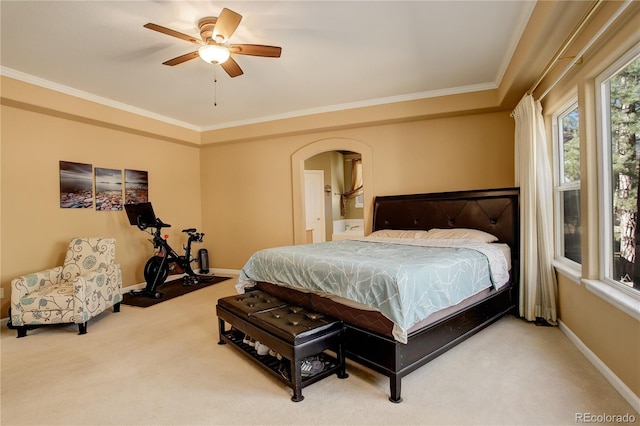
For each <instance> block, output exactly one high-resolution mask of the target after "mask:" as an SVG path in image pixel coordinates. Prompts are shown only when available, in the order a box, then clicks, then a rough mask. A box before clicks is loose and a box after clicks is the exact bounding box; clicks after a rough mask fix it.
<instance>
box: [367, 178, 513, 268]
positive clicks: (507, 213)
mask: <svg viewBox="0 0 640 426" xmlns="http://www.w3.org/2000/svg"><path fill="white" fill-rule="evenodd" d="M519 196H520V189H519V188H502V189H486V190H472V191H457V192H439V193H431V194H412V195H392V196H383V197H376V199H375V202H374V207H373V226H372V228H373V229H372V231H377V230H380V229H423V230H428V229H431V228H473V229H480V230H482V231H485V232H488V233H490V234H493V235H495V236H496V237H498V239H499V242H502V243H507V244H509V246H510V247H511V255H512V265H513V266H516V265H517V264H518V260H519V251H520V209H519ZM516 267H517V266H516ZM514 272H516V271H514Z"/></svg>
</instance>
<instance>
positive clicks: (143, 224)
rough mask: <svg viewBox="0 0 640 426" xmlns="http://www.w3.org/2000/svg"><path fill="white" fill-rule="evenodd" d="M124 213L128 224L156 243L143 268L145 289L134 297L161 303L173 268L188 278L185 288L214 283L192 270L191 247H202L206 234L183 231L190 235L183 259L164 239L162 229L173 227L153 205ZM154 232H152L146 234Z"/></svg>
mask: <svg viewBox="0 0 640 426" xmlns="http://www.w3.org/2000/svg"><path fill="white" fill-rule="evenodd" d="M124 207H125V210H126V211H127V216H128V217H129V223H131V225H135V226H137V227H138V228H140V230H141V231H145V232H148V233H149V234H150V235H151V236H152V237H153V239H152V240H151V242H152V243H153V248H154V249H155V250H156V253H155V254H154V255H153V256H151V258H150V259H149V260H148V261H147V263H146V264H145V265H144V279H145V281H146V283H147V285H146V287H145V288H144V289H143V290H140V291H132V292H131V295H132V296H145V297H151V298H155V299H160V298H161V297H162V296H163V294H162V293H161V292H159V291H158V287H159V286H160V285H162V284H163V283H164V282H165V280H166V279H167V277H168V276H169V270H170V269H171V268H173V269H175V270H177V271H178V272H184V273H186V274H187V275H186V276H185V277H184V278H183V283H184V285H198V284H199V283H201V282H208V281H211V280H212V279H213V278H212V277H207V276H202V275H198V274H196V273H195V272H194V271H193V269H192V268H191V263H192V262H194V261H195V259H192V258H191V243H193V242H196V243H201V242H202V239H203V238H204V233H202V232H197V230H196V228H187V229H183V230H182V232H184V233H186V234H187V235H188V240H187V245H186V246H183V249H184V256H180V255H179V254H178V253H176V251H175V250H174V249H173V248H171V246H170V245H169V242H168V241H167V238H168V236H167V235H165V236H162V235H161V230H162V228H170V227H171V225H169V224H168V223H164V222H163V221H162V220H160V218H158V217H156V215H155V213H154V212H153V207H152V206H151V203H138V204H125V206H124ZM149 228H151V229H152V231H147V229H149Z"/></svg>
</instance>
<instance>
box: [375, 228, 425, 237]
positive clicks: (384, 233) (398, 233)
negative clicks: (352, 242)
mask: <svg viewBox="0 0 640 426" xmlns="http://www.w3.org/2000/svg"><path fill="white" fill-rule="evenodd" d="M369 236H370V237H379V238H427V231H420V230H415V231H404V230H400V229H381V230H379V231H375V232H372V233H371V234H369Z"/></svg>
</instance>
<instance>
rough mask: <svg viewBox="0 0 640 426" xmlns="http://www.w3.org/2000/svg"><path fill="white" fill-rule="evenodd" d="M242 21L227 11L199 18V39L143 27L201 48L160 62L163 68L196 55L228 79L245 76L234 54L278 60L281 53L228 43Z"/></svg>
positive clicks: (258, 45) (160, 29)
mask: <svg viewBox="0 0 640 426" xmlns="http://www.w3.org/2000/svg"><path fill="white" fill-rule="evenodd" d="M241 20H242V15H240V14H239V13H236V12H234V11H233V10H230V9H227V8H224V9H222V12H220V16H218V17H217V18H215V17H205V18H202V19H200V20H199V21H198V29H199V30H200V37H201V38H200V39H197V38H195V37H191V36H189V35H186V34H183V33H181V32H178V31H174V30H172V29H169V28H166V27H163V26H160V25H156V24H152V23H148V24H145V25H144V27H145V28H148V29H150V30H154V31H158V32H161V33H163V34H167V35H170V36H173V37H177V38H179V39H182V40H186V41H188V42H191V43H193V44H199V45H200V48H199V49H198V50H196V51H195V52H190V53H186V54H184V55H181V56H178V57H176V58H173V59H169V60H168V61H165V62H163V65H169V66H174V65H178V64H182V63H183V62H186V61H189V60H191V59H193V58H197V57H198V56H199V57H200V58H202V60H203V61H205V62H208V63H212V64H220V66H221V67H222V68H223V69H224V70H225V71H226V72H227V74H229V76H231V77H237V76H239V75H242V74H244V73H243V72H242V69H241V68H240V66H239V65H238V63H237V62H236V61H235V60H234V59H233V58H232V57H231V56H230V54H232V53H234V54H239V55H251V56H264V57H269V58H279V57H280V53H281V52H282V48H281V47H277V46H265V45H262V44H229V43H228V41H229V38H230V37H231V36H232V35H233V33H234V32H235V30H236V29H237V28H238V25H240V21H241Z"/></svg>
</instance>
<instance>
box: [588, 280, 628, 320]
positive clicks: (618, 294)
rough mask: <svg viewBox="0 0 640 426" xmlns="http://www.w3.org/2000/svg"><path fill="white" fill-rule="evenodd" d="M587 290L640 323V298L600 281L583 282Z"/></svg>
mask: <svg viewBox="0 0 640 426" xmlns="http://www.w3.org/2000/svg"><path fill="white" fill-rule="evenodd" d="M582 282H583V283H584V285H585V287H586V288H587V290H589V291H590V292H591V293H593V294H595V295H596V296H598V297H599V298H601V299H602V300H604V301H606V302H609V303H611V304H612V305H613V306H615V307H616V308H618V309H620V310H621V311H622V312H625V313H626V314H628V315H630V316H631V317H633V318H635V319H636V320H638V321H640V297H638V296H635V295H631V294H627V293H626V292H624V291H621V290H619V289H617V288H615V287H613V286H612V285H610V284H607V283H604V282H602V281H598V280H586V279H585V280H582Z"/></svg>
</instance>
